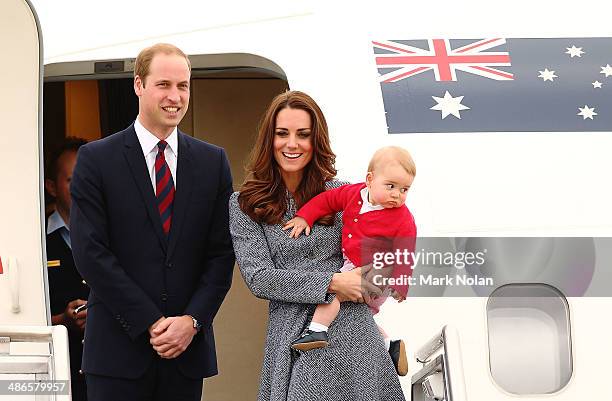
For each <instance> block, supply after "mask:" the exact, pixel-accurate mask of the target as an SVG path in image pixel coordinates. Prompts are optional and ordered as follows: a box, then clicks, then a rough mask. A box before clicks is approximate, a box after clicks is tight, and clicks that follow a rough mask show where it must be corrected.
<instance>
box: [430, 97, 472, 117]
mask: <svg viewBox="0 0 612 401" xmlns="http://www.w3.org/2000/svg"><path fill="white" fill-rule="evenodd" d="M432 98H433V100H435V101H436V102H437V103H438V104H436V105H435V106H433V107H431V108H430V110H439V111H441V112H442V119H443V120H444V119H445V118H446V117H447V116H448V115H449V114H452V115H454V116H455V117H457V118H458V119H461V114H460V113H459V112H460V111H461V110H469V109H470V108H469V107H467V106H464V105H462V104H461V101H462V100H463V96H457V97H452V96H451V94H450V93H448V91H446V93H445V94H444V97H436V96H432Z"/></svg>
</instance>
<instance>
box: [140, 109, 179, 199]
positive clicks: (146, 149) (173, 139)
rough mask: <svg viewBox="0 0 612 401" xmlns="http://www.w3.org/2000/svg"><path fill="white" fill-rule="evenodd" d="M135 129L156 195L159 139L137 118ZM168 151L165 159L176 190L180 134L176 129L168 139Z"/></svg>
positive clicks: (165, 153)
mask: <svg viewBox="0 0 612 401" xmlns="http://www.w3.org/2000/svg"><path fill="white" fill-rule="evenodd" d="M134 129H135V130H136V136H137V137H138V142H140V146H141V147H142V153H143V154H144V157H145V161H146V162H147V170H148V171H149V177H150V178H151V185H153V193H155V187H156V180H155V157H156V156H157V143H158V142H159V138H158V137H156V136H155V135H153V134H152V133H151V132H150V131H149V130H147V129H146V128H145V127H144V126H143V125H142V124H141V123H140V121H139V120H138V117H137V118H136V121H135V122H134ZM166 143H167V144H168V145H167V146H166V149H165V150H164V157H165V158H166V163H168V167H170V173H171V174H172V180H173V181H174V188H175V189H176V162H177V160H178V133H177V129H176V127H174V130H173V131H172V133H171V134H170V136H169V137H168V138H166Z"/></svg>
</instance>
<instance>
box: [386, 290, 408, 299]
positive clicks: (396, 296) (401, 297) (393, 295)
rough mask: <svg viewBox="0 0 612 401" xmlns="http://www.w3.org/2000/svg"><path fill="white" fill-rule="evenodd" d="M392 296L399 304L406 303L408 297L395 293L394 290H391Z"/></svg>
mask: <svg viewBox="0 0 612 401" xmlns="http://www.w3.org/2000/svg"><path fill="white" fill-rule="evenodd" d="M390 295H391V296H392V297H393V299H395V300H396V301H397V302H404V301H405V300H406V297H404V296H402V295H401V294H400V293H399V292H397V291H395V290H394V289H393V288H392V289H391V294H390Z"/></svg>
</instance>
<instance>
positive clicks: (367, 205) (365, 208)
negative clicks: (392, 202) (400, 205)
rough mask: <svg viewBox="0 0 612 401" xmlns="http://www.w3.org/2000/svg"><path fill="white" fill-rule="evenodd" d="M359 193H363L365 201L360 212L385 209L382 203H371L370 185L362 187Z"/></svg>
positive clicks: (362, 198)
mask: <svg viewBox="0 0 612 401" xmlns="http://www.w3.org/2000/svg"><path fill="white" fill-rule="evenodd" d="M359 193H360V194H361V200H362V201H363V205H362V206H361V212H360V213H365V212H371V211H373V210H383V209H384V207H383V206H382V205H376V206H374V205H372V204H371V203H370V201H369V200H368V187H363V188H362V189H361V191H359Z"/></svg>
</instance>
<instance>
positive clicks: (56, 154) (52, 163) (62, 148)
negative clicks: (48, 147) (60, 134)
mask: <svg viewBox="0 0 612 401" xmlns="http://www.w3.org/2000/svg"><path fill="white" fill-rule="evenodd" d="M86 143H87V140H86V139H83V138H79V137H76V136H69V137H66V138H64V140H63V141H62V143H60V144H59V146H57V148H56V149H55V150H54V151H53V152H52V153H51V156H50V157H49V161H48V163H47V174H46V175H47V178H48V179H50V180H52V181H55V180H56V179H57V172H58V161H59V159H60V157H62V155H63V154H64V153H66V152H77V151H78V150H79V148H80V147H81V146H83V145H85V144H86Z"/></svg>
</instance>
